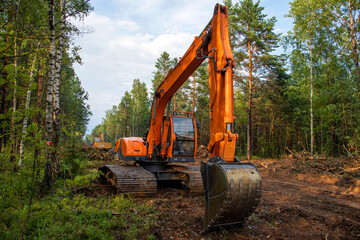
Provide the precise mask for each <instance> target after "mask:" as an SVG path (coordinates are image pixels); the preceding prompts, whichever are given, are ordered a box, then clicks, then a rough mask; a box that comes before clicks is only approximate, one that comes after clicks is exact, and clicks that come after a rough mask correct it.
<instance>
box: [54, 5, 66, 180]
mask: <svg viewBox="0 0 360 240" xmlns="http://www.w3.org/2000/svg"><path fill="white" fill-rule="evenodd" d="M65 3H66V0H60V6H61V17H60V30H59V40H58V47H57V51H56V61H55V79H54V98H53V106H54V109H53V110H54V111H53V126H54V140H53V147H54V152H53V156H52V157H53V159H52V162H53V164H54V170H55V172H54V173H58V172H59V170H60V166H59V154H58V145H59V142H60V124H59V115H60V103H59V84H60V75H61V62H62V53H63V48H64V41H65Z"/></svg>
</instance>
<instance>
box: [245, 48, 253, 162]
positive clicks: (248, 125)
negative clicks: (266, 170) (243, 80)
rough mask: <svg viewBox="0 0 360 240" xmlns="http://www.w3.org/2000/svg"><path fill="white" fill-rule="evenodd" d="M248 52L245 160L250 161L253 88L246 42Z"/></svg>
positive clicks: (250, 54) (250, 62)
mask: <svg viewBox="0 0 360 240" xmlns="http://www.w3.org/2000/svg"><path fill="white" fill-rule="evenodd" d="M248 51H249V101H248V124H247V154H246V159H247V160H250V159H251V140H252V139H251V125H252V124H251V108H252V106H251V105H252V94H253V86H252V81H253V79H252V51H251V44H250V42H248Z"/></svg>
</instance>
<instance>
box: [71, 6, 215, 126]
mask: <svg viewBox="0 0 360 240" xmlns="http://www.w3.org/2000/svg"><path fill="white" fill-rule="evenodd" d="M216 2H217V1H216V0H197V1H193V0H181V1H180V0H179V1H166V0H152V1H149V0H137V1H134V0H106V1H104V0H93V1H92V4H93V5H94V8H95V11H94V12H92V13H91V14H90V15H89V16H88V17H87V18H85V21H84V24H85V25H86V26H90V27H91V28H92V29H93V30H94V31H93V32H92V33H90V34H87V35H85V36H83V37H82V38H77V39H76V44H77V45H80V46H81V47H82V51H81V52H80V55H81V57H82V59H83V63H84V64H83V65H81V66H79V65H76V66H75V70H76V73H77V74H78V76H79V78H80V80H81V82H82V85H83V87H84V88H85V90H86V91H88V92H89V101H88V102H89V104H90V107H91V111H92V113H93V116H92V117H91V120H90V123H89V126H88V128H89V129H88V132H90V131H91V130H92V128H93V127H95V125H97V124H99V123H101V119H102V118H103V117H104V115H105V111H106V110H108V109H110V108H111V107H112V105H117V104H119V102H120V100H121V97H122V96H123V95H124V92H125V91H130V90H131V85H132V81H133V79H135V78H139V79H140V80H141V81H143V82H145V83H146V84H147V86H148V89H150V87H151V78H152V76H153V72H154V70H155V66H154V65H155V61H156V59H157V58H158V57H159V56H160V54H161V53H162V52H163V51H167V52H168V53H169V54H170V56H171V57H181V56H182V55H183V54H184V53H185V52H186V50H187V48H188V47H189V46H190V44H191V43H192V41H193V40H194V37H195V36H196V35H198V34H199V33H200V31H201V30H203V28H204V27H205V25H206V24H207V23H208V22H209V20H210V18H211V16H212V13H213V9H214V6H215V3H216Z"/></svg>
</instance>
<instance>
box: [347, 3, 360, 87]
mask: <svg viewBox="0 0 360 240" xmlns="http://www.w3.org/2000/svg"><path fill="white" fill-rule="evenodd" d="M348 7H349V18H350V37H351V47H352V54H353V61H354V65H355V73H356V82H357V85H358V89H357V90H358V92H360V67H359V51H358V43H357V41H356V29H355V26H356V25H357V24H358V23H359V19H358V23H357V24H355V19H354V16H353V12H352V10H353V6H352V5H351V1H348ZM358 18H360V17H358Z"/></svg>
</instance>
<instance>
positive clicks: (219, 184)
mask: <svg viewBox="0 0 360 240" xmlns="http://www.w3.org/2000/svg"><path fill="white" fill-rule="evenodd" d="M205 59H208V63H209V100H210V102H209V104H210V105H209V107H210V109H209V110H210V142H209V144H208V147H207V149H208V151H209V152H210V155H211V158H210V159H209V160H208V161H207V162H202V163H201V168H199V167H196V166H190V165H184V164H179V162H181V163H184V162H185V163H186V162H192V161H194V157H195V153H196V145H197V134H196V130H197V127H198V126H197V124H196V121H195V119H194V116H193V114H191V113H178V112H171V113H170V112H169V111H167V112H168V113H167V114H166V115H164V113H165V109H166V107H167V105H168V104H169V101H170V100H171V98H172V96H173V95H174V94H175V93H176V91H177V90H178V89H179V88H180V87H181V86H182V85H183V84H184V82H185V81H186V80H187V79H188V78H189V76H190V75H191V74H192V73H193V72H194V71H195V70H196V69H197V68H198V67H199V66H200V64H201V63H202V62H203V61H204V60H205ZM233 68H234V58H233V55H232V52H231V46H230V41H229V34H228V16H227V7H226V6H222V5H219V4H217V5H216V6H215V9H214V14H213V17H212V19H211V20H210V22H209V23H208V25H207V26H206V27H205V28H204V30H203V31H202V32H201V34H200V35H199V36H197V37H195V40H194V41H193V43H192V44H191V46H190V47H189V49H188V50H187V51H186V53H185V54H184V56H183V57H182V58H181V59H180V61H179V62H178V64H177V65H176V66H175V67H174V69H171V70H170V71H169V72H168V74H167V76H166V77H165V79H164V80H163V82H162V83H161V84H160V86H159V87H158V89H157V90H156V92H155V96H154V98H153V103H152V107H151V116H150V128H149V132H148V134H147V136H146V138H140V137H129V138H121V139H119V140H118V141H117V142H116V145H115V155H116V156H115V158H118V159H122V160H125V161H132V162H133V163H134V165H132V166H131V165H128V166H120V165H105V166H103V167H102V168H101V170H102V171H103V172H104V173H105V176H106V178H107V179H108V180H109V181H110V182H111V183H112V184H114V185H115V186H116V188H117V190H118V192H123V193H132V194H140V195H153V194H156V190H157V184H158V183H160V182H163V181H165V182H168V181H178V182H180V183H181V184H182V185H183V186H184V187H185V188H186V189H188V191H189V192H190V193H194V194H197V193H204V194H205V220H204V230H207V229H209V228H212V227H221V226H226V225H235V224H241V223H243V221H244V220H245V219H246V218H247V217H248V216H249V215H250V214H251V213H252V212H253V211H254V209H255V207H256V206H257V204H258V202H259V199H260V194H261V177H260V174H259V172H258V170H257V168H256V167H255V166H254V165H253V164H251V163H243V162H240V161H239V160H238V159H237V158H236V157H235V145H236V140H237V139H238V135H237V134H236V133H233V131H232V129H233V125H234V119H235V117H234V93H233V72H234V70H233Z"/></svg>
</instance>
